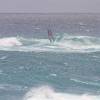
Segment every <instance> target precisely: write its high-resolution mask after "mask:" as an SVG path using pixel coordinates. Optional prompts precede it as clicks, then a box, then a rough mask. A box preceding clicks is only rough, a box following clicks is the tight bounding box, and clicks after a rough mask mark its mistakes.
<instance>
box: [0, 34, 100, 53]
mask: <svg viewBox="0 0 100 100" xmlns="http://www.w3.org/2000/svg"><path fill="white" fill-rule="evenodd" d="M54 37H55V41H54V42H53V43H50V41H49V40H48V39H37V38H24V37H5V38H1V39H0V50H6V51H24V52H30V51H34V52H46V51H50V52H96V51H100V38H98V37H92V36H72V35H67V34H55V36H54Z"/></svg>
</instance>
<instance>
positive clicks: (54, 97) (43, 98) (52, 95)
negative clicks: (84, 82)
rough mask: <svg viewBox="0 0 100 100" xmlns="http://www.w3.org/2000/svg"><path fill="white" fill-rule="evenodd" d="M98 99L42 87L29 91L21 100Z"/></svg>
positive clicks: (93, 96)
mask: <svg viewBox="0 0 100 100" xmlns="http://www.w3.org/2000/svg"><path fill="white" fill-rule="evenodd" d="M99 98H100V96H99V95H98V96H97V95H88V94H83V95H82V94H80V95H78V94H67V93H62V92H56V91H54V89H53V88H51V87H49V86H42V87H38V88H33V89H31V90H30V91H29V92H28V93H26V95H25V97H24V99H23V100H99Z"/></svg>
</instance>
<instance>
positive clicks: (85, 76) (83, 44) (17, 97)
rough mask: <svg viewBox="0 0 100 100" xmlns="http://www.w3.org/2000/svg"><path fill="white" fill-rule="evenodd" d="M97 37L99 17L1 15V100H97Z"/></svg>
mask: <svg viewBox="0 0 100 100" xmlns="http://www.w3.org/2000/svg"><path fill="white" fill-rule="evenodd" d="M48 28H50V29H51V30H52V31H53V34H54V38H55V41H54V42H53V43H50V41H49V40H48V36H47V29H48ZM99 32H100V15H99V14H0V35H1V37H0V100H99V98H100V37H99V36H100V35H99Z"/></svg>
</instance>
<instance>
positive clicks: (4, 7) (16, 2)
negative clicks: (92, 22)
mask: <svg viewBox="0 0 100 100" xmlns="http://www.w3.org/2000/svg"><path fill="white" fill-rule="evenodd" d="M4 12H8V13H9V12H10V13H12V12H16V13H18V12H19V13H55V12H57V13H59V12H68V13H70V12H73V13H76V12H79V13H89V12H90V13H100V0H0V13H4Z"/></svg>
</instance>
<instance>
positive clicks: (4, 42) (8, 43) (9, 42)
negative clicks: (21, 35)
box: [0, 37, 22, 47]
mask: <svg viewBox="0 0 100 100" xmlns="http://www.w3.org/2000/svg"><path fill="white" fill-rule="evenodd" d="M21 45H22V43H21V42H20V41H19V40H18V39H17V38H16V37H6V38H1V39H0V47H1V46H3V47H12V46H21Z"/></svg>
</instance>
